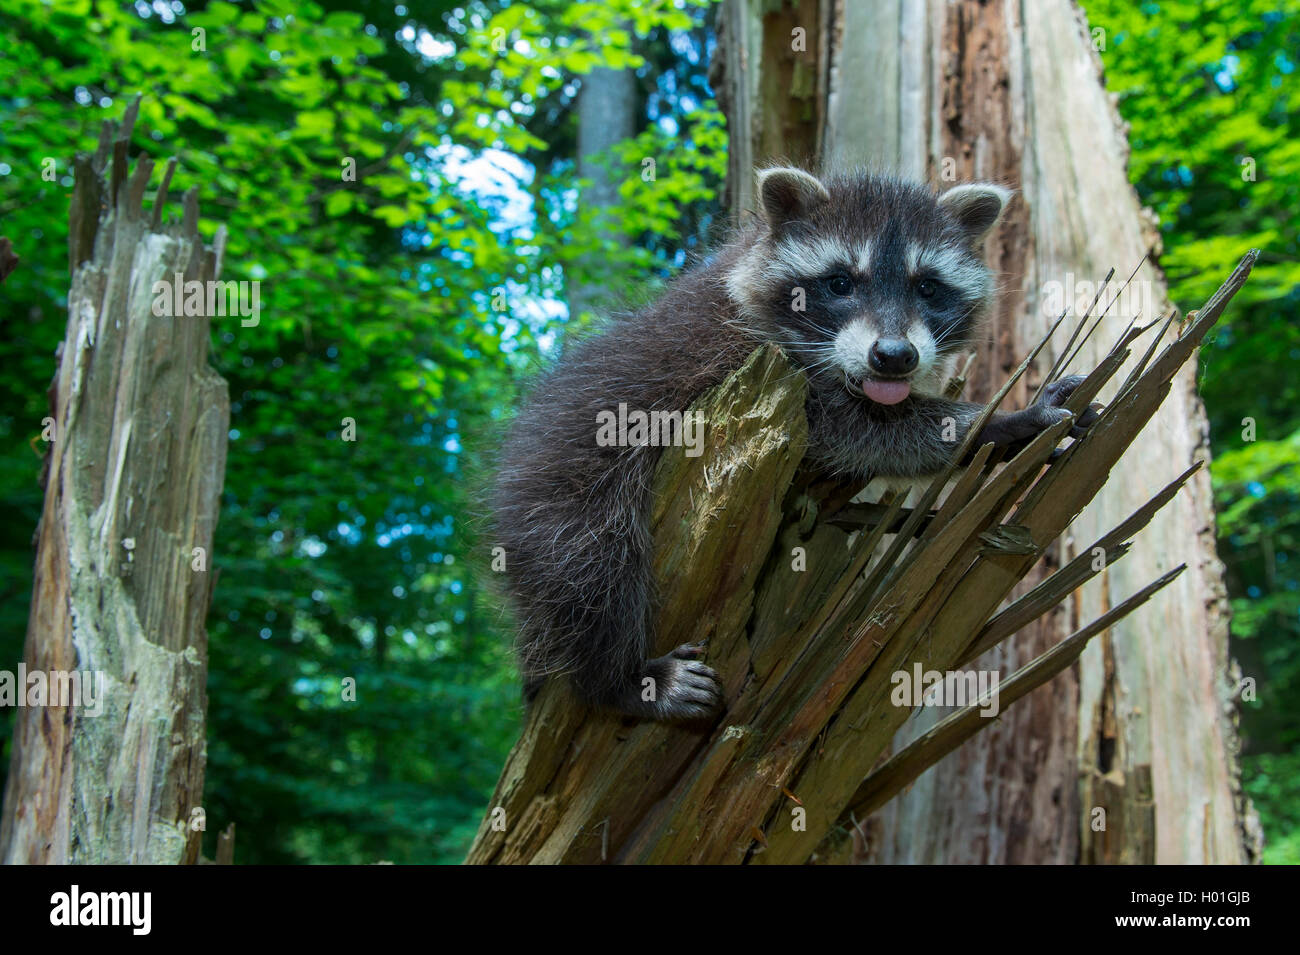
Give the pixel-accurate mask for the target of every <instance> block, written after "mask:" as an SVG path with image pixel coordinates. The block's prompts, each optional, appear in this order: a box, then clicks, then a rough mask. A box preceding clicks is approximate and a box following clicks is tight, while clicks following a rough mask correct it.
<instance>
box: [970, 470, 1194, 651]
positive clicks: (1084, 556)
mask: <svg viewBox="0 0 1300 955" xmlns="http://www.w3.org/2000/svg"><path fill="white" fill-rule="evenodd" d="M1200 469H1201V462H1200V461H1197V462H1196V463H1195V464H1193V465H1192V466H1191V467H1189V468H1188V469H1187V470H1186V471H1184V472H1183V473H1182V474H1180V475H1179V476H1178V477H1176V478H1175V479H1174V480H1172V481H1170V482H1169V483H1168V484H1166V485H1165V486H1164V487H1163V488H1162V489H1161V490H1160V491H1159V492H1157V493H1156V494H1155V495H1154V496H1152V498H1151V499H1150V500H1149V501H1147V502H1146V503H1145V504H1143V505H1142V506H1141V507H1139V508H1138V509H1137V510H1136V511H1134V512H1133V513H1132V514H1130V515H1129V516H1128V517H1127V518H1125V519H1124V520H1123V521H1121V522H1120V523H1119V524H1117V525H1116V526H1115V527H1114V528H1112V529H1111V530H1110V531H1109V532H1107V533H1106V534H1104V535H1103V536H1102V537H1100V538H1098V540H1097V541H1096V543H1094V544H1093V545H1092V546H1091V547H1089V548H1087V549H1086V550H1084V552H1083V553H1081V554H1080V555H1079V556H1078V557H1076V558H1075V559H1074V560H1072V561H1070V563H1068V564H1066V565H1065V566H1064V567H1062V568H1061V569H1060V570H1058V571H1057V572H1056V573H1054V574H1052V575H1051V576H1050V577H1048V578H1047V579H1046V580H1044V581H1043V582H1042V583H1040V584H1038V586H1036V587H1034V589H1033V590H1031V591H1029V592H1028V593H1027V594H1025V595H1024V596H1023V597H1020V598H1019V599H1018V600H1016V601H1015V602H1014V603H1012V604H1011V605H1010V606H1009V607H1007V608H1006V609H1005V610H1003V611H1002V612H1000V613H999V614H998V615H997V616H996V617H994V618H993V619H992V620H990V621H989V622H988V623H987V624H985V626H984V629H983V630H981V631H980V632H979V634H978V635H976V637H975V639H974V640H973V641H972V642H971V646H970V648H969V649H968V650H967V651H966V653H965V654H964V655H963V656H962V658H961V659H960V660H959V661H958V664H957V665H958V666H964V665H965V664H967V663H969V662H970V661H972V660H974V659H975V658H976V657H978V656H979V655H980V654H982V653H984V652H985V651H986V650H989V649H991V648H992V647H995V646H997V645H998V644H999V643H1001V642H1002V641H1003V640H1005V639H1006V638H1007V637H1009V636H1011V635H1012V634H1013V633H1015V632H1016V631H1018V630H1020V629H1021V628H1022V627H1025V626H1027V625H1028V624H1029V623H1031V622H1033V621H1034V620H1037V619H1038V618H1039V617H1040V616H1042V615H1043V614H1044V613H1046V612H1047V611H1048V610H1050V609H1051V608H1052V607H1054V606H1056V604H1057V603H1059V602H1060V601H1061V600H1062V599H1063V598H1064V597H1066V596H1068V595H1069V594H1071V593H1073V592H1074V591H1075V590H1076V589H1077V588H1078V587H1079V586H1081V585H1082V584H1084V583H1086V582H1087V581H1088V580H1090V579H1092V578H1093V577H1094V576H1096V575H1097V574H1098V573H1100V571H1099V570H1094V569H1093V564H1094V562H1095V561H1094V560H1093V554H1094V553H1095V552H1096V551H1097V549H1098V548H1100V549H1101V550H1103V551H1104V552H1105V554H1106V561H1105V565H1104V566H1106V567H1109V566H1110V565H1111V564H1113V563H1114V562H1115V561H1116V560H1118V559H1120V558H1121V557H1123V556H1124V555H1125V554H1127V553H1128V550H1129V544H1127V543H1126V542H1127V541H1129V540H1130V539H1131V538H1132V537H1133V536H1134V535H1135V534H1137V533H1138V532H1139V531H1141V530H1142V529H1143V528H1144V527H1146V526H1147V524H1149V523H1150V522H1151V518H1153V517H1154V516H1155V515H1156V513H1157V512H1158V511H1159V510H1160V509H1161V508H1163V507H1164V506H1165V505H1166V504H1168V503H1169V502H1170V501H1171V500H1172V499H1173V497H1174V495H1175V494H1176V493H1178V490H1179V489H1180V488H1181V487H1182V486H1183V485H1184V484H1186V483H1187V481H1188V479H1190V478H1191V476H1192V475H1193V474H1195V473H1196V472H1197V471H1199V470H1200Z"/></svg>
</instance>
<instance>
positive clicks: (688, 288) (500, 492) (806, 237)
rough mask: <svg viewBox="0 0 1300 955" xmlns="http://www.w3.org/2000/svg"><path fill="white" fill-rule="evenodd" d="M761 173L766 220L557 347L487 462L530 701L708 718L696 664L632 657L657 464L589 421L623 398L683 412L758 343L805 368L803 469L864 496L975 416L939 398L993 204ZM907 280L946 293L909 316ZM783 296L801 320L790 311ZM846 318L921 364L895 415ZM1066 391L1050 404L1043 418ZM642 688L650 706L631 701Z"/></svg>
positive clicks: (997, 428) (973, 293)
mask: <svg viewBox="0 0 1300 955" xmlns="http://www.w3.org/2000/svg"><path fill="white" fill-rule="evenodd" d="M760 176H761V180H760V189H759V195H760V196H761V197H762V201H763V202H765V203H767V205H766V206H765V207H764V208H763V209H761V210H760V213H761V215H760V218H759V220H758V221H757V222H756V223H755V224H754V225H752V226H750V227H748V228H745V229H743V230H741V231H740V232H739V234H737V235H736V236H735V237H734V238H733V239H732V240H731V241H730V242H729V243H728V244H727V245H726V246H724V247H723V248H722V249H721V250H720V251H719V252H718V253H717V254H716V255H715V256H714V257H713V258H711V259H710V260H708V261H706V262H705V263H703V264H702V265H701V266H699V267H698V268H695V269H694V270H692V271H689V272H687V273H685V274H683V275H682V276H680V277H679V278H678V279H677V280H676V281H675V282H673V283H672V285H671V286H670V287H669V289H668V291H667V292H666V293H665V294H664V295H663V296H662V297H661V298H660V299H659V300H658V301H657V302H655V303H654V304H652V305H650V306H648V307H647V308H644V309H642V310H641V311H639V312H636V313H635V314H632V315H629V316H623V317H619V318H616V319H613V320H611V321H609V322H607V323H606V324H604V325H603V327H602V328H601V329H600V330H599V331H598V333H596V334H594V335H592V336H590V337H587V338H585V339H584V340H581V341H579V342H576V343H573V344H571V346H570V347H568V348H567V349H566V350H565V352H564V355H563V357H562V358H561V359H560V361H559V362H558V363H557V364H556V365H555V366H554V367H553V368H552V369H551V370H550V371H548V372H547V373H545V374H543V375H542V376H541V378H540V379H539V380H538V382H537V383H536V385H535V386H534V388H533V390H532V393H531V395H530V397H529V399H528V401H527V403H526V404H525V405H524V407H523V409H522V410H521V411H520V413H519V416H518V417H517V419H516V420H515V422H514V425H513V427H512V429H511V432H510V435H509V437H508V439H507V441H506V443H505V445H504V447H503V449H502V453H501V458H500V462H499V469H498V478H497V482H496V487H495V489H494V493H493V502H492V506H493V511H494V525H495V541H494V542H495V543H496V544H499V545H502V546H504V547H505V551H506V562H507V563H506V567H507V578H508V583H507V589H508V591H509V595H510V597H511V599H512V601H513V603H514V606H515V609H516V612H517V619H518V626H519V632H518V639H517V641H516V650H517V654H518V658H519V663H520V667H521V669H522V671H523V674H524V678H525V692H526V695H528V696H529V697H531V696H532V694H534V693H535V692H536V690H537V689H538V687H539V686H540V685H541V683H542V681H543V680H544V679H545V678H546V677H548V676H552V675H557V674H561V673H563V674H567V675H568V677H569V680H570V682H571V684H572V686H573V688H574V689H575V690H576V691H577V693H578V695H579V696H580V697H581V698H583V699H585V700H587V701H589V702H591V703H594V704H598V705H603V706H607V707H610V708H613V709H615V710H619V711H621V712H624V713H628V714H631V715H634V716H638V717H645V718H652V719H666V720H681V719H693V718H698V717H704V716H707V715H709V714H711V713H712V712H714V711H715V710H716V709H717V708H718V706H719V704H720V703H721V694H720V687H719V685H718V683H717V681H716V677H715V674H714V673H713V671H712V670H710V669H709V668H708V667H707V666H705V665H704V664H703V663H700V662H698V661H697V660H695V659H694V658H695V657H697V656H698V655H699V654H700V648H698V647H689V646H684V647H679V648H678V650H676V651H674V652H673V653H672V654H669V655H668V656H665V657H661V658H659V659H657V660H648V659H647V657H648V653H649V647H650V645H651V643H652V640H651V634H652V621H653V593H652V582H651V576H650V546H651V541H650V534H649V531H648V528H647V514H648V510H649V499H648V498H649V486H650V482H651V478H652V476H653V473H654V468H655V464H656V462H657V461H658V455H659V448H657V447H600V446H598V445H597V443H596V440H595V433H596V420H597V414H598V413H599V412H604V411H609V410H611V409H614V408H617V406H618V405H619V403H620V402H625V403H626V404H627V406H628V408H631V409H640V410H643V411H670V412H671V411H678V412H680V411H685V410H686V409H687V408H688V407H689V406H690V405H691V403H692V402H693V401H694V400H695V399H696V398H697V397H699V396H700V395H701V394H702V393H703V392H705V391H706V390H708V389H709V388H711V387H713V386H714V385H716V384H718V383H720V382H721V381H722V380H723V379H724V378H726V376H727V375H728V374H730V373H731V372H732V371H734V370H735V369H737V368H738V367H739V366H740V364H741V363H742V362H743V361H744V360H745V358H746V357H747V356H748V355H749V354H750V352H751V351H752V350H753V349H754V348H755V347H757V346H758V345H760V344H762V343H765V342H776V343H778V344H780V345H781V346H782V348H783V349H784V350H785V352H786V354H787V355H788V356H789V357H790V359H791V360H792V361H793V362H795V363H796V364H798V365H800V366H802V367H803V369H804V370H805V373H806V374H807V376H808V382H809V398H808V405H807V411H808V421H809V426H810V448H809V455H810V457H811V458H812V459H813V460H814V462H816V463H817V464H819V465H821V466H822V467H823V468H825V469H826V470H827V471H830V472H835V473H838V474H841V475H847V476H850V477H853V478H857V479H860V480H863V481H866V480H868V479H869V478H871V477H873V476H886V477H903V478H914V477H918V476H922V475H927V474H933V473H935V472H937V471H939V470H941V469H942V468H943V467H944V466H945V465H946V464H947V463H948V461H949V460H950V458H951V456H952V454H953V452H954V450H955V448H956V446H957V445H958V444H959V443H960V442H961V440H962V438H963V437H964V436H965V433H966V431H967V430H968V429H969V427H970V424H971V422H972V421H973V420H974V418H975V417H976V416H977V415H978V414H979V412H980V406H978V405H974V404H970V403H966V402H956V401H948V400H945V399H943V398H941V397H939V396H938V391H939V390H940V389H941V388H942V386H943V380H942V379H943V378H944V371H945V368H946V367H947V364H945V363H948V364H950V359H952V358H953V357H954V356H956V355H957V354H959V353H960V352H962V351H964V350H966V349H967V347H968V346H969V345H970V343H971V341H972V338H973V336H974V335H975V334H976V330H977V327H978V323H979V320H980V318H981V317H982V316H983V314H984V313H985V312H986V310H987V308H988V306H989V304H990V301H991V299H992V295H993V291H992V289H993V284H992V281H991V278H990V275H989V272H988V269H987V267H986V266H985V265H984V263H983V259H982V256H981V254H980V251H979V248H980V244H981V240H982V238H983V236H984V234H985V233H986V232H987V230H988V229H989V228H991V227H992V225H993V224H994V221H995V220H996V218H997V213H998V212H1000V209H1001V207H1002V203H1003V202H1005V200H1006V198H1007V196H1008V195H1009V194H1008V193H1007V192H1006V191H1005V190H1002V189H1000V188H999V187H980V186H975V187H965V188H963V191H962V192H961V193H960V194H959V196H958V197H957V199H958V201H950V202H948V203H946V204H945V203H944V202H943V201H942V199H939V198H937V197H936V196H935V195H934V194H933V193H932V192H930V191H929V190H928V189H925V188H923V187H921V186H918V185H914V184H911V183H907V182H902V181H898V180H894V179H888V178H882V177H877V176H870V175H865V174H862V175H852V176H845V177H840V178H831V179H826V180H824V181H822V182H819V181H818V180H816V179H813V178H812V177H811V176H809V175H808V174H807V173H804V172H801V171H795V170H783V169H775V170H767V171H765V172H763V173H761V174H760ZM819 185H820V186H822V188H818V186H819ZM994 204H996V206H997V209H996V210H994V209H993V208H992V207H993V205H994ZM810 268H812V269H815V270H816V271H815V272H814V273H813V274H808V273H807V271H806V270H807V269H810ZM918 268H919V269H921V270H922V272H921V273H920V274H918V273H917V270H918ZM925 269H929V270H930V271H928V272H926V271H924V270H925ZM936 270H939V271H936ZM829 272H834V273H836V274H843V275H845V276H848V277H849V278H850V281H851V283H852V287H853V293H852V294H851V295H848V296H845V295H839V294H835V293H833V292H832V291H830V288H829V287H828V284H827V280H828V273H829ZM922 278H929V279H931V280H933V281H936V282H942V281H943V280H944V279H946V280H947V283H946V284H945V286H944V287H943V292H942V294H941V295H937V296H934V297H932V298H929V299H926V300H924V301H923V300H922V299H921V298H920V297H919V296H918V294H917V288H918V287H919V286H918V285H917V283H918V282H919V281H920V280H921V279H922ZM835 287H837V288H843V282H836V283H835ZM796 288H802V289H803V290H804V297H805V302H806V311H803V312H797V311H794V310H793V309H792V307H791V304H792V301H793V300H794V297H795V294H796V293H795V289H796ZM854 321H857V322H865V325H862V326H860V327H859V328H858V329H857V331H858V332H860V333H861V334H864V335H868V336H869V335H871V334H875V335H889V336H900V335H902V336H906V335H907V334H908V332H909V329H911V330H912V334H913V336H914V338H916V339H917V340H918V342H917V344H918V349H919V350H920V351H921V353H922V355H923V360H922V365H923V366H925V367H923V368H918V369H917V371H916V372H915V373H914V374H913V376H912V386H913V390H912V392H911V393H910V394H909V395H908V397H906V398H904V399H903V400H902V401H901V402H899V403H897V404H893V405H883V404H877V403H875V402H874V401H872V400H870V399H868V398H867V397H865V395H864V393H863V386H862V385H861V383H860V382H858V381H856V380H855V379H853V378H852V377H851V375H850V373H849V372H848V371H846V370H845V368H843V367H841V366H840V364H839V363H838V360H837V359H836V357H835V348H834V341H835V338H836V335H837V334H840V332H841V331H842V330H843V329H844V328H845V326H846V325H847V324H848V323H849V322H854ZM922 339H924V340H925V341H924V342H922V341H921V340H922ZM864 342H865V339H864ZM850 344H852V343H850ZM923 344H924V346H925V347H921V346H922V345H923ZM927 349H928V350H927ZM844 354H845V353H844V351H843V349H841V360H842V358H843V355H844ZM854 373H855V374H857V375H862V374H863V372H862V369H861V368H858V369H856V370H855V372H854ZM1070 387H1072V386H1070ZM1068 391H1069V389H1068V388H1065V389H1061V388H1058V389H1056V391H1054V392H1053V393H1052V395H1051V396H1050V398H1051V399H1052V400H1051V402H1050V404H1051V405H1053V406H1054V405H1056V404H1059V402H1060V401H1063V400H1064V397H1065V396H1068ZM1062 392H1064V394H1062ZM1061 414H1062V412H1061V411H1060V410H1059V409H1058V408H1056V407H1048V406H1044V407H1039V406H1035V407H1034V408H1030V409H1026V410H1025V411H1022V412H1013V413H1011V414H1006V415H999V416H998V417H996V418H995V419H994V420H993V421H992V422H991V423H990V427H989V430H988V431H987V432H986V434H985V435H983V436H982V437H987V438H988V439H989V440H995V441H997V442H998V443H1001V444H1011V443H1014V442H1018V441H1021V440H1022V439H1024V438H1025V437H1026V436H1032V434H1034V433H1037V431H1039V430H1041V429H1042V428H1044V427H1047V426H1048V425H1050V424H1052V423H1054V422H1055V421H1058V420H1060V417H1061ZM946 425H947V427H946V428H945V426H946ZM945 430H946V431H947V432H948V433H947V434H945ZM945 438H952V440H945ZM647 677H648V678H651V679H653V680H654V684H653V699H652V700H644V699H643V698H642V697H643V693H644V691H643V686H644V685H645V684H644V682H643V681H644V680H645V679H646V678H647Z"/></svg>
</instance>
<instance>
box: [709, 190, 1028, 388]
mask: <svg viewBox="0 0 1300 955" xmlns="http://www.w3.org/2000/svg"><path fill="white" fill-rule="evenodd" d="M758 193H759V200H760V206H761V212H762V216H763V220H764V222H765V224H766V226H767V228H766V230H765V231H764V234H763V236H762V238H761V239H760V241H758V242H757V243H756V244H755V246H754V248H753V249H752V250H750V251H749V252H748V253H746V254H745V255H744V256H742V258H741V259H740V260H739V263H738V265H737V267H736V268H735V269H733V270H732V272H731V273H730V274H729V275H728V279H727V284H728V290H729V292H730V293H731V296H732V297H733V298H734V299H735V300H736V301H737V302H738V303H739V304H740V306H741V311H742V313H743V314H744V316H745V318H746V321H747V322H748V323H749V324H751V325H754V326H756V328H757V330H759V331H760V333H761V334H764V335H766V336H769V337H772V338H774V339H775V340H777V341H778V342H780V344H781V345H782V346H783V347H784V348H785V350H786V351H787V353H788V354H790V356H791V358H792V359H794V360H795V361H796V362H798V363H799V364H801V365H803V367H804V369H805V370H806V372H807V373H808V375H809V376H810V377H812V378H814V379H816V380H819V381H821V382H822V383H824V384H826V383H830V382H831V381H832V380H834V381H835V383H837V384H839V383H842V384H843V386H844V387H845V388H847V389H848V390H850V391H851V392H853V393H854V394H856V395H857V396H859V397H860V398H862V399H863V400H866V401H871V402H875V403H876V404H879V405H894V404H898V403H899V402H902V401H904V400H905V399H907V398H908V397H909V396H910V395H913V394H916V395H930V396H934V395H938V394H939V393H940V392H941V391H942V390H943V387H944V385H945V384H946V383H947V380H948V378H949V377H950V376H951V375H952V372H953V366H954V364H955V361H956V358H957V356H958V355H959V354H960V353H961V352H962V351H963V350H965V349H966V348H967V347H969V345H970V343H971V339H972V336H973V334H974V332H975V328H976V323H977V320H978V319H979V318H980V317H981V315H982V313H983V312H984V310H985V309H986V308H987V307H988V305H989V303H990V301H991V299H992V297H993V282H992V276H991V273H990V272H989V270H988V268H987V267H986V266H985V264H984V261H983V256H982V253H981V251H980V249H981V246H982V243H983V239H984V237H985V235H987V233H988V231H989V230H990V229H991V228H992V227H993V225H994V224H995V223H996V222H997V220H998V218H999V217H1000V216H1001V214H1002V210H1003V208H1004V206H1005V205H1006V202H1007V200H1008V199H1009V198H1010V193H1009V192H1008V191H1007V190H1006V189H1003V188H1002V187H1000V186H995V185H990V184H983V183H980V184H974V185H965V186H958V187H956V188H954V189H951V190H949V191H948V192H946V193H944V194H943V195H942V196H938V197H936V196H934V195H933V194H932V193H930V192H929V191H928V190H927V189H924V188H923V187H921V186H918V185H914V184H911V183H906V182H901V181H898V180H893V179H886V178H879V177H873V176H857V177H850V178H843V179H831V180H828V181H826V182H824V183H823V182H821V181H819V180H818V179H816V178H814V177H813V176H811V175H809V174H808V173H806V172H803V171H801V170H798V169H772V170H766V171H764V172H762V173H760V174H759V183H758Z"/></svg>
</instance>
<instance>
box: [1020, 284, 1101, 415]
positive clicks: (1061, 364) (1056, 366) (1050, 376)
mask: <svg viewBox="0 0 1300 955" xmlns="http://www.w3.org/2000/svg"><path fill="white" fill-rule="evenodd" d="M1114 277H1115V269H1114V268H1113V267H1112V268H1111V270H1110V271H1109V272H1107V273H1106V277H1105V278H1104V279H1103V280H1102V282H1101V284H1100V285H1098V286H1097V294H1096V295H1094V296H1093V297H1092V302H1091V303H1090V304H1089V305H1088V308H1087V311H1085V312H1084V313H1083V318H1081V319H1079V324H1078V325H1075V326H1074V332H1073V334H1071V335H1070V338H1069V341H1067V342H1066V343H1065V347H1064V348H1062V349H1061V353H1060V354H1059V355H1057V356H1056V361H1054V362H1052V367H1051V368H1049V369H1048V370H1047V374H1046V375H1044V376H1043V380H1042V381H1041V382H1039V383H1038V387H1037V388H1036V389H1035V390H1034V396H1033V398H1031V399H1030V401H1029V403H1030V404H1031V405H1032V404H1034V403H1035V402H1037V401H1038V399H1039V398H1041V397H1042V396H1043V392H1044V391H1045V390H1046V389H1047V386H1048V385H1050V384H1051V383H1052V382H1054V381H1056V378H1057V376H1058V375H1060V373H1061V372H1062V371H1063V370H1064V368H1065V361H1064V359H1065V356H1066V355H1067V354H1069V352H1070V348H1071V347H1072V346H1073V345H1074V342H1075V339H1077V338H1078V337H1079V332H1081V331H1083V326H1084V325H1086V324H1087V322H1088V316H1089V315H1091V314H1092V310H1093V309H1094V308H1096V307H1097V303H1098V302H1099V301H1101V293H1102V292H1103V291H1105V289H1106V286H1107V285H1109V284H1110V280H1111V279H1113V278H1114Z"/></svg>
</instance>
